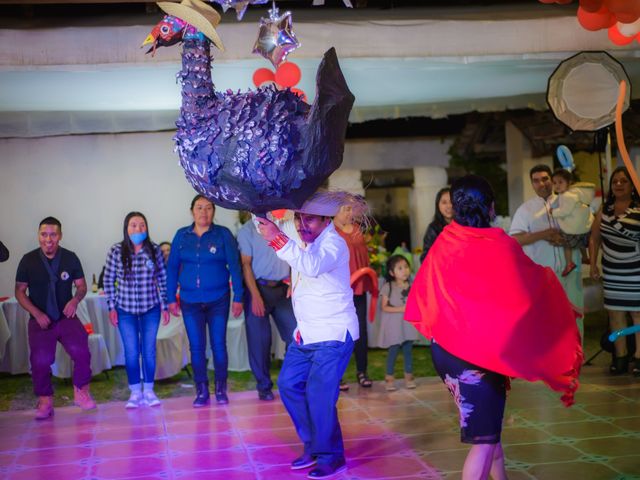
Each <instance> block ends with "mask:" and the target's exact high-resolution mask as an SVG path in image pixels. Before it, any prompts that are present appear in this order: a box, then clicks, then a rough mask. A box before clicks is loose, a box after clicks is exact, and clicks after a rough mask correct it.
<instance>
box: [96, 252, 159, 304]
mask: <svg viewBox="0 0 640 480" xmlns="http://www.w3.org/2000/svg"><path fill="white" fill-rule="evenodd" d="M121 250H122V247H121V245H120V244H119V243H116V244H115V245H114V246H113V247H111V250H109V254H108V255H107V264H106V265H105V269H104V293H105V294H106V296H107V305H108V306H109V310H113V309H114V308H116V305H117V306H118V308H121V309H122V310H124V311H125V312H129V313H134V314H138V313H144V312H146V311H148V310H150V309H151V308H153V307H155V306H156V305H158V303H160V306H161V307H162V310H166V309H167V271H166V270H165V267H164V260H163V258H162V252H161V251H160V248H158V246H157V245H156V244H153V250H154V253H155V257H156V258H155V262H154V260H153V258H152V255H150V254H149V252H147V251H146V249H144V248H143V249H142V250H140V251H139V252H138V253H137V254H133V255H132V257H131V272H130V273H129V274H128V275H126V276H125V272H124V265H123V263H122V252H121Z"/></svg>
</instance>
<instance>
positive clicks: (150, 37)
mask: <svg viewBox="0 0 640 480" xmlns="http://www.w3.org/2000/svg"><path fill="white" fill-rule="evenodd" d="M155 41H156V37H154V36H153V34H152V33H150V34H149V35H147V38H145V39H144V42H142V45H140V48H142V47H144V46H145V45H149V44H150V43H154V42H155Z"/></svg>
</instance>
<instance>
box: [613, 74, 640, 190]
mask: <svg viewBox="0 0 640 480" xmlns="http://www.w3.org/2000/svg"><path fill="white" fill-rule="evenodd" d="M626 93H627V82H625V81H624V80H622V81H621V82H620V89H619V90H618V102H617V103H616V140H618V150H619V151H620V156H621V157H622V162H623V163H624V166H625V167H627V170H628V171H629V176H630V177H631V181H632V182H633V185H634V186H635V187H636V190H637V191H639V192H640V178H638V172H636V169H635V168H634V166H633V163H632V162H631V158H630V157H629V152H628V151H627V147H626V145H625V143H624V133H623V130H622V107H623V106H624V100H625V97H626Z"/></svg>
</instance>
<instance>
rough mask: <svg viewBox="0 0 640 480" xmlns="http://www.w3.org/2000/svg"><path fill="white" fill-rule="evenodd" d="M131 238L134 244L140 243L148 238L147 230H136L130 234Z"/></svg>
mask: <svg viewBox="0 0 640 480" xmlns="http://www.w3.org/2000/svg"><path fill="white" fill-rule="evenodd" d="M129 238H130V239H131V241H132V242H133V244H134V245H140V244H141V243H142V242H144V241H145V240H146V238H147V232H136V233H132V234H131V235H129Z"/></svg>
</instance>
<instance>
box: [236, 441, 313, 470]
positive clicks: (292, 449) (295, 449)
mask: <svg viewBox="0 0 640 480" xmlns="http://www.w3.org/2000/svg"><path fill="white" fill-rule="evenodd" d="M301 454H302V446H301V445H299V444H298V445H278V446H275V447H262V448H255V449H251V450H249V456H250V457H251V460H252V461H253V463H254V464H256V465H262V466H267V467H270V466H274V465H287V466H289V465H290V464H291V461H292V460H293V459H294V458H298V457H299V456H300V455H301Z"/></svg>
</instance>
